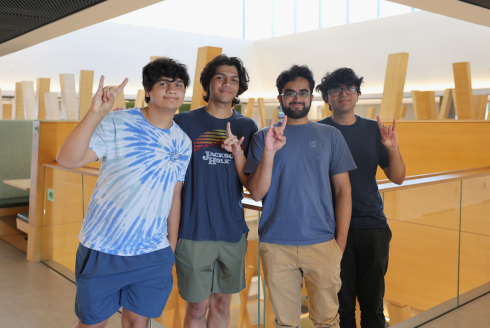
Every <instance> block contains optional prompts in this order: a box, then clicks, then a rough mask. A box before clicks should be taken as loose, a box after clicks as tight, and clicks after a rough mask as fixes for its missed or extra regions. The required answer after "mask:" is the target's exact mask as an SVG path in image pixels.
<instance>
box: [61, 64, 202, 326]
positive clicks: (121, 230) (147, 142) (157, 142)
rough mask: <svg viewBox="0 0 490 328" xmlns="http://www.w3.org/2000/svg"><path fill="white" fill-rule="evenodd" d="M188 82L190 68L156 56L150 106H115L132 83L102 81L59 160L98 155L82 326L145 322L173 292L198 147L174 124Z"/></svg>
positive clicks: (81, 281)
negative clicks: (185, 198) (188, 176)
mask: <svg viewBox="0 0 490 328" xmlns="http://www.w3.org/2000/svg"><path fill="white" fill-rule="evenodd" d="M189 82H190V79H189V75H188V74H187V70H186V67H185V65H183V64H181V63H179V62H177V61H175V60H172V59H169V58H159V59H157V60H155V61H153V62H151V63H149V64H148V65H146V66H145V67H144V68H143V86H144V88H145V96H146V97H145V100H146V102H147V103H148V106H147V107H145V108H134V109H131V110H124V111H119V112H110V111H111V108H112V106H113V104H114V101H115V99H116V98H117V96H118V95H119V93H120V92H121V91H122V90H123V88H124V86H125V85H126V83H127V79H125V80H124V82H123V83H122V84H121V85H120V86H119V87H118V88H117V89H115V90H114V88H109V87H103V83H104V77H103V76H102V77H101V79H100V84H99V88H98V90H97V93H96V94H95V96H94V98H93V100H92V104H91V107H90V109H89V111H88V113H87V114H86V116H85V117H84V118H83V120H82V121H81V122H80V124H78V126H77V127H76V128H75V129H74V130H73V132H72V133H71V134H70V135H69V136H68V138H67V139H66V141H65V142H64V144H63V146H62V147H61V149H60V151H59V154H58V158H57V160H58V163H59V164H60V165H61V166H63V167H66V168H77V167H81V166H84V165H87V164H88V163H91V162H93V161H97V160H100V175H99V178H98V180H97V184H96V186H95V190H94V193H93V195H92V198H91V199H90V203H89V206H88V210H87V214H86V216H85V218H84V221H83V224H82V228H81V231H80V235H79V240H80V245H79V248H78V252H77V260H76V268H75V277H76V284H77V295H76V299H75V312H76V314H77V316H78V318H79V322H78V327H80V328H81V327H94V328H99V327H105V326H106V324H107V322H108V320H109V318H110V317H111V316H112V315H113V314H114V313H115V312H116V311H117V310H118V309H119V308H120V307H123V312H122V325H123V327H133V328H134V327H138V328H140V327H141V328H143V327H145V328H146V327H148V321H149V319H148V318H155V317H158V316H160V314H161V312H162V310H163V308H164V307H165V303H166V302H167V298H168V296H169V294H170V292H171V290H172V285H173V283H172V266H173V264H174V253H173V250H175V246H176V243H177V233H178V228H179V221H180V206H181V204H180V203H181V190H182V185H183V181H184V177H185V173H186V170H187V166H188V164H189V160H190V157H191V152H192V145H191V141H190V139H189V137H187V135H186V134H185V133H184V132H183V131H182V129H180V127H179V126H178V125H177V124H175V123H174V122H173V117H174V113H175V111H176V110H177V109H178V108H179V107H180V106H181V105H182V102H183V100H184V94H185V89H186V87H187V86H188V85H189Z"/></svg>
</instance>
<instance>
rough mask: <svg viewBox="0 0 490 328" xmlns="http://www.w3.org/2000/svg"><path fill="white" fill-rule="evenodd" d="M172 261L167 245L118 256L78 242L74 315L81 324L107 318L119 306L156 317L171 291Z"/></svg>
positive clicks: (173, 260) (91, 323)
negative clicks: (135, 253) (150, 250)
mask: <svg viewBox="0 0 490 328" xmlns="http://www.w3.org/2000/svg"><path fill="white" fill-rule="evenodd" d="M174 262H175V257H174V253H173V252H172V249H171V248H170V247H166V248H164V249H161V250H158V251H155V252H151V253H148V254H143V255H136V256H118V255H111V254H107V253H102V252H99V251H96V250H93V249H90V248H87V247H85V246H83V245H82V244H79V246H78V251H77V261H76V265H75V278H76V285H77V294H76V296H75V314H76V315H77V317H78V318H79V319H80V321H81V322H82V323H83V324H84V325H94V324H97V323H99V322H102V321H104V320H106V319H108V318H110V317H111V316H112V315H113V314H114V313H116V311H117V310H119V308H120V307H121V306H122V307H124V308H125V309H128V310H130V311H132V312H134V313H136V314H139V315H141V316H144V317H147V318H158V317H159V316H160V314H161V313H162V311H163V308H164V307H165V304H166V303H167V299H168V297H169V295H170V292H171V291H172V286H173V279H172V267H173V265H174Z"/></svg>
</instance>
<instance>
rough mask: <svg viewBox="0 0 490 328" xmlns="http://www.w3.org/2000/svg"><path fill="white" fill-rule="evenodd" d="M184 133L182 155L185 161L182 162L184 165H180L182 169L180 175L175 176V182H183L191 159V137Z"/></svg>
mask: <svg viewBox="0 0 490 328" xmlns="http://www.w3.org/2000/svg"><path fill="white" fill-rule="evenodd" d="M184 135H185V138H186V141H185V143H186V146H185V148H186V151H185V153H184V155H185V156H186V160H185V163H184V166H183V167H182V170H181V171H180V176H179V177H178V178H177V182H184V180H185V175H186V173H187V168H188V166H189V163H190V161H191V157H192V142H191V139H190V138H189V137H188V136H187V135H186V134H184Z"/></svg>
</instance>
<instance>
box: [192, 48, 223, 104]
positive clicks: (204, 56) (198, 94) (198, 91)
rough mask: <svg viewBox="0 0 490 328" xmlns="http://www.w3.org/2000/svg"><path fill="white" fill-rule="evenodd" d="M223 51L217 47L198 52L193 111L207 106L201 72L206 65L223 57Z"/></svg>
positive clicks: (201, 49) (200, 49) (202, 49)
mask: <svg viewBox="0 0 490 328" xmlns="http://www.w3.org/2000/svg"><path fill="white" fill-rule="evenodd" d="M222 51H223V49H222V48H217V47H200V48H199V49H198V50H197V61H196V74H195V75H194V87H193V91H192V102H191V110H194V109H197V108H200V107H202V106H204V105H206V102H205V101H204V99H202V96H203V95H204V91H203V89H202V85H201V83H200V79H201V72H202V70H203V68H204V66H206V64H207V63H209V62H210V61H211V60H212V59H213V58H214V57H216V56H219V55H221V52H222Z"/></svg>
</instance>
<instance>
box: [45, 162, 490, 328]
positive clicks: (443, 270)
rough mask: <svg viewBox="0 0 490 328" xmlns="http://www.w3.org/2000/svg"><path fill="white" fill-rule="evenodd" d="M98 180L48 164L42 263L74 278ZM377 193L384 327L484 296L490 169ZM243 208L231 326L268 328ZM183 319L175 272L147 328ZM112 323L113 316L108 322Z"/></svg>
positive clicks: (253, 205)
mask: <svg viewBox="0 0 490 328" xmlns="http://www.w3.org/2000/svg"><path fill="white" fill-rule="evenodd" d="M97 176H98V169H97V168H82V169H78V170H64V169H62V168H60V167H59V166H57V165H56V164H49V165H46V176H45V179H44V180H45V187H46V188H47V189H50V190H51V191H52V199H48V198H46V199H45V202H44V222H43V239H42V261H43V262H44V263H45V264H47V265H48V266H50V267H51V268H53V269H54V270H56V271H58V272H59V273H61V274H62V275H64V276H66V277H67V278H68V279H70V280H72V281H74V279H75V277H74V269H75V255H76V250H77V247H78V233H79V231H80V227H81V223H82V221H83V217H84V214H85V213H86V210H87V206H88V202H89V200H90V197H91V195H92V192H93V190H94V187H95V182H96V180H97ZM379 188H380V192H381V194H382V197H383V200H384V204H385V213H386V216H387V219H388V223H389V225H390V228H391V230H392V233H393V237H392V240H391V243H390V259H389V266H388V272H387V274H386V293H385V302H384V305H385V316H386V318H387V321H388V322H389V326H390V327H396V328H403V327H417V326H419V325H421V324H423V323H426V322H429V321H431V320H432V319H434V318H436V317H438V316H440V315H442V314H444V313H446V312H448V311H451V310H453V309H456V308H458V307H459V306H461V305H463V304H465V303H467V302H469V301H471V300H473V299H475V298H477V297H479V296H481V295H483V294H485V293H488V292H489V291H490V266H489V265H488V263H489V261H488V259H489V258H490V218H489V214H488V213H490V189H489V188H490V168H484V169H475V170H467V171H458V172H448V173H440V174H434V175H426V176H419V177H413V178H409V179H407V181H405V183H404V184H403V185H402V186H396V185H394V184H392V183H381V182H380V184H379ZM48 194H49V192H48ZM244 208H245V219H246V221H247V224H248V227H249V229H250V233H249V236H248V249H247V253H246V261H245V263H246V288H245V289H244V290H243V291H242V292H240V293H237V294H234V295H233V296H232V299H231V304H230V327H240V328H244V327H245V328H252V327H267V328H269V327H270V328H273V327H274V324H273V319H274V318H273V313H272V310H271V306H270V300H269V298H268V291H267V286H265V283H264V280H263V278H262V274H261V273H262V270H261V263H260V257H259V253H258V245H259V239H258V224H259V220H260V210H261V203H260V202H254V201H252V200H251V199H250V198H245V199H244ZM174 273H175V269H174ZM301 298H302V305H303V306H302V313H303V315H302V318H301V327H313V325H312V323H311V321H310V320H309V319H308V298H307V293H306V290H303V291H302V295H301ZM184 314H185V301H184V300H182V299H181V298H180V296H179V295H178V290H177V285H176V277H175V275H174V289H173V291H172V294H171V295H170V297H169V300H168V302H167V306H166V308H165V310H164V311H163V313H162V315H161V317H160V318H157V319H154V320H152V326H153V327H168V328H180V327H182V326H183V319H184ZM118 318H120V314H117V313H116V314H115V315H114V317H113V318H111V320H112V321H114V322H116V321H117V322H119V321H118V320H119V319H118ZM357 318H358V320H359V315H357ZM358 325H359V322H358Z"/></svg>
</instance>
